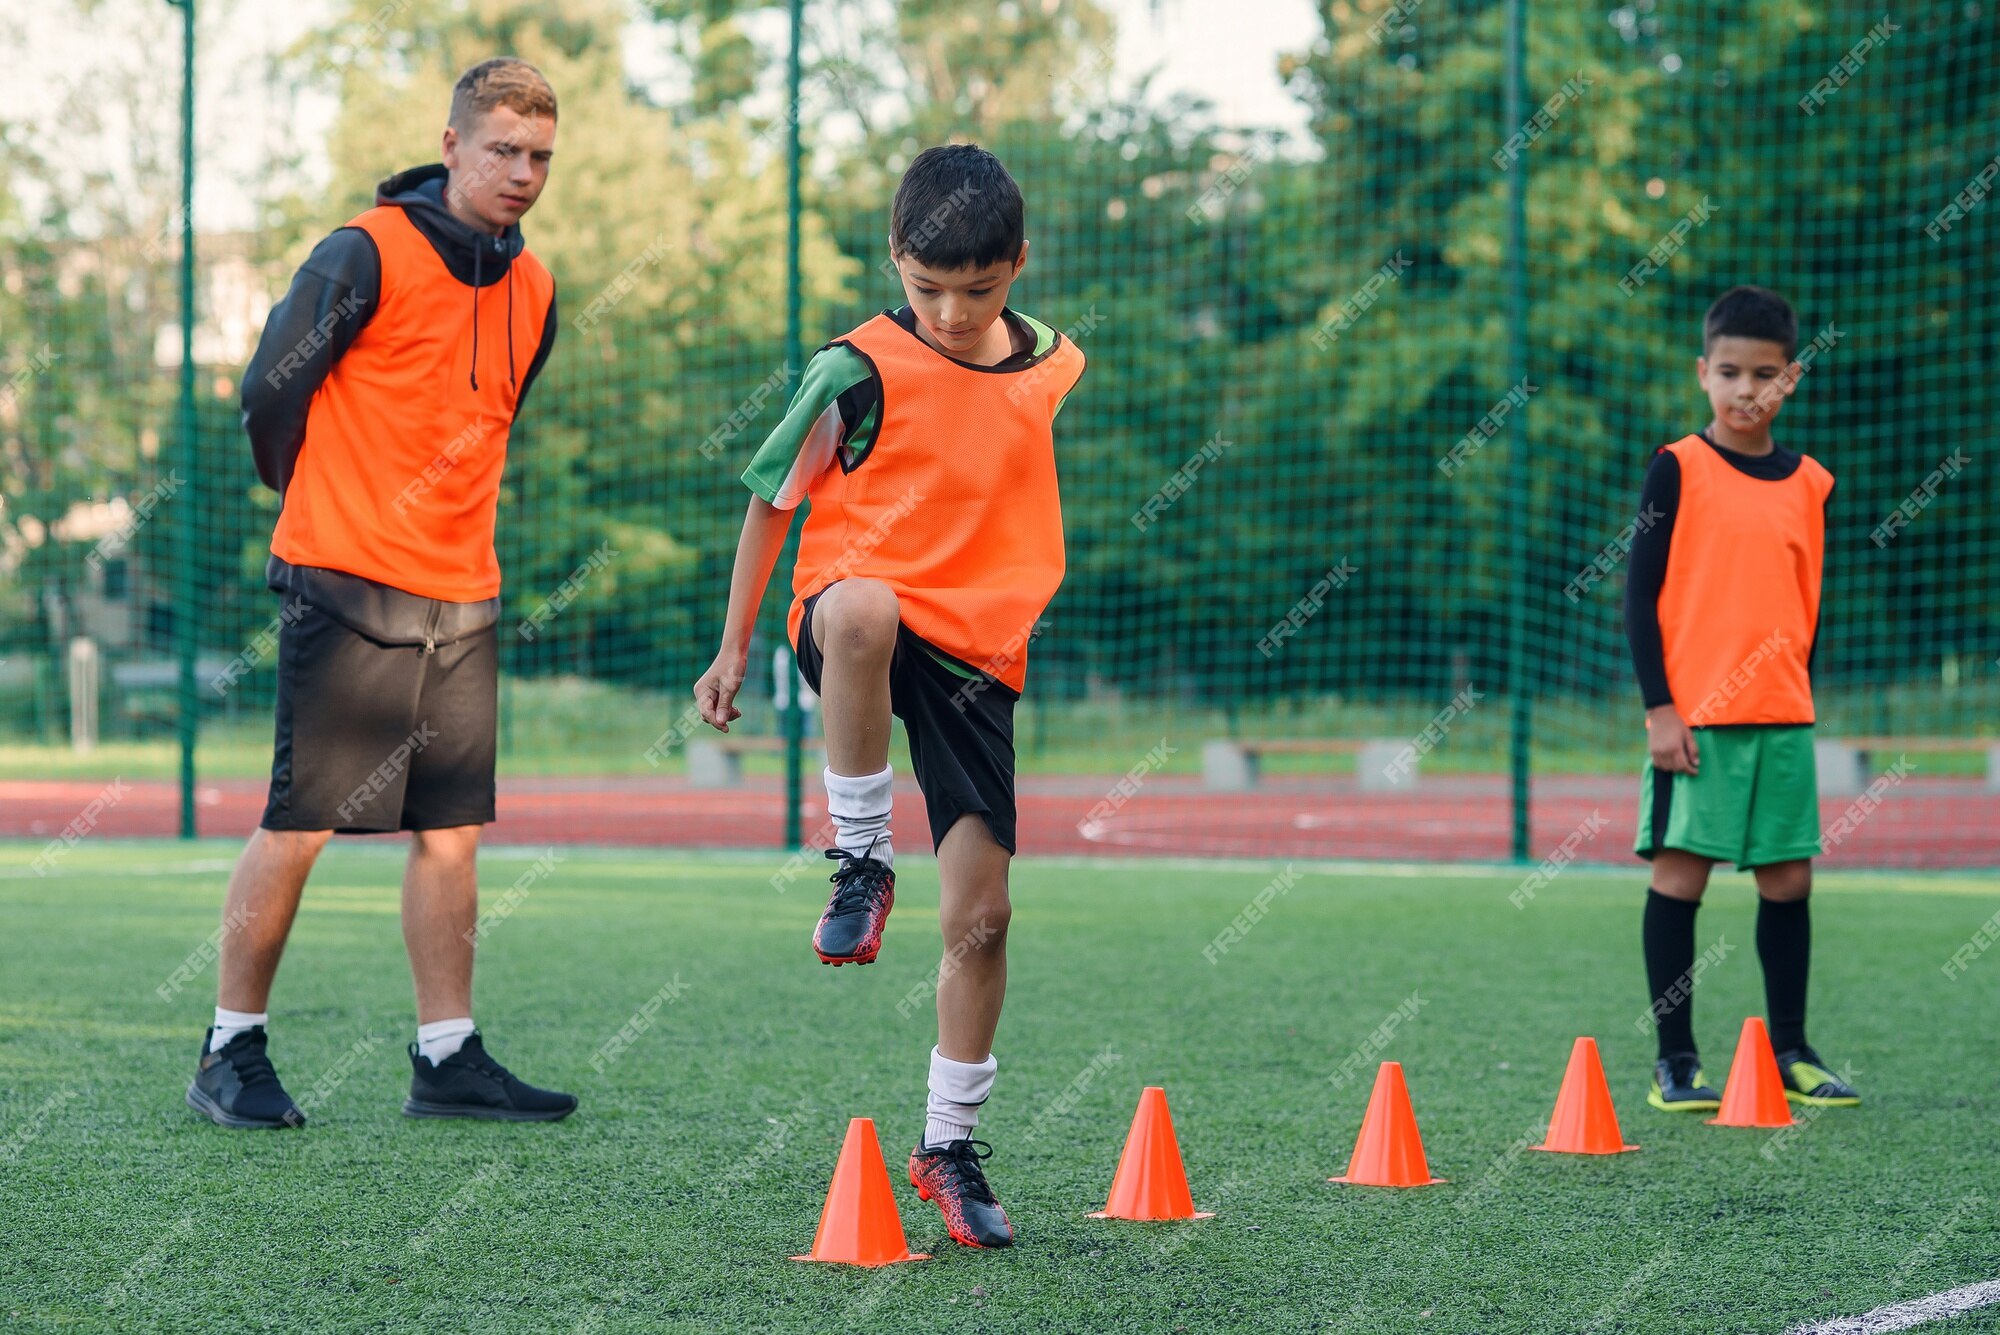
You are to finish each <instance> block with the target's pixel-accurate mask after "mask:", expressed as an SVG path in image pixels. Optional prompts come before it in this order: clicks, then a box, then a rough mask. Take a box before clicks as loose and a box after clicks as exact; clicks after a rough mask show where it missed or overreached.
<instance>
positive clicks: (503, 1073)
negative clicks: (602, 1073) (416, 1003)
mask: <svg viewBox="0 0 2000 1335" xmlns="http://www.w3.org/2000/svg"><path fill="white" fill-rule="evenodd" d="M410 1067H411V1070H412V1074H411V1076H410V1097H408V1098H407V1099H404V1100H403V1116H405V1117H480V1118H484V1119H486V1120H487V1121H491V1122H559V1121H561V1120H562V1119H563V1118H565V1117H567V1116H569V1115H570V1114H571V1113H573V1112H575V1111H576V1095H574V1094H558V1093H557V1092H556V1091H555V1090H553V1089H536V1088H535V1087H534V1086H533V1085H524V1084H522V1083H521V1082H520V1081H519V1080H516V1079H515V1078H514V1075H513V1073H512V1072H511V1071H509V1070H508V1069H507V1068H506V1067H504V1066H502V1065H501V1064H500V1063H499V1062H496V1061H494V1060H493V1059H492V1058H491V1057H489V1056H487V1055H486V1045H485V1044H484V1043H483V1042H481V1041H480V1038H479V1035H478V1034H477V1033H474V1034H473V1035H472V1037H470V1038H468V1039H466V1040H465V1046H464V1047H462V1048H460V1049H459V1050H458V1051H457V1052H454V1053H452V1054H451V1056H449V1057H446V1058H445V1059H444V1060H443V1061H441V1062H439V1063H437V1064H436V1065H432V1063H431V1059H430V1058H429V1057H426V1056H424V1055H423V1053H421V1052H419V1051H418V1050H417V1045H416V1044H414V1043H412V1044H410Z"/></svg>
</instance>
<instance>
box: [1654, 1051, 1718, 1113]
mask: <svg viewBox="0 0 2000 1335" xmlns="http://www.w3.org/2000/svg"><path fill="white" fill-rule="evenodd" d="M1646 1102H1648V1103H1650V1104H1652V1105H1653V1106H1654V1107H1655V1108H1658V1109H1659V1110H1660V1111H1661V1112H1714V1111H1716V1110H1717V1109H1718V1108H1720V1107H1722V1095H1720V1094H1718V1093H1716V1092H1715V1091H1714V1090H1713V1089H1711V1088H1710V1087H1709V1084H1708V1078H1707V1076H1706V1075H1704V1074H1703V1073H1702V1069H1701V1058H1700V1057H1698V1056H1696V1055H1695V1054H1694V1053H1692V1052H1676V1053H1674V1054H1673V1055H1672V1056H1670V1057H1662V1058H1660V1060H1659V1061H1657V1062H1655V1063H1654V1065H1653V1087H1652V1089H1650V1090H1648V1091H1647V1092H1646Z"/></svg>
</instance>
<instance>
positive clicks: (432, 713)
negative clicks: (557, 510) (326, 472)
mask: <svg viewBox="0 0 2000 1335" xmlns="http://www.w3.org/2000/svg"><path fill="white" fill-rule="evenodd" d="M287 615H290V614H289V612H288V614H287ZM499 664H500V647H499V633H498V629H497V628H496V627H495V626H492V625H488V626H486V627H485V628H484V629H482V630H478V631H474V632H472V633H471V634H468V635H465V636H463V637H462V638H459V639H455V640H451V641H449V642H446V643H441V644H438V645H436V646H435V648H432V649H428V650H427V649H425V647H424V646H423V645H421V644H385V643H382V642H381V641H379V640H376V639H373V638H371V637H369V636H367V635H364V634H362V633H361V632H360V631H358V630H355V629H353V628H351V627H349V626H347V625H345V624H343V623H342V622H340V621H337V620H335V619H334V618H333V617H332V616H330V615H328V614H327V613H326V612H325V611H324V610H322V609H321V608H319V607H312V606H307V607H305V608H303V610H301V611H300V612H299V613H298V615H297V618H296V619H295V620H288V621H287V622H286V623H285V625H284V626H283V627H282V629H281V630H280V631H279V635H278V726H277V745H276V748H275V750H274V751H273V754H272V757H271V795H270V799H269V801H268V802H267V803H266V805H265V807H264V819H263V822H262V824H263V826H264V828H265V829H267V830H333V831H335V832H337V833H340V834H386V833H389V832H391V831H395V830H439V829H447V828H449V827H451V826H454V825H483V824H486V823H488V822H490V821H491V820H492V819H493V761H494V751H495V740H496V737H497V734H498V719H499V715H498V703H499V681H500V677H499Z"/></svg>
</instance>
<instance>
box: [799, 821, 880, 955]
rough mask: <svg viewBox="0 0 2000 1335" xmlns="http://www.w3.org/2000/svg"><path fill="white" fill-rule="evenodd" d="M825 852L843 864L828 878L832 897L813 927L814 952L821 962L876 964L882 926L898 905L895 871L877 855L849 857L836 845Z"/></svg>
mask: <svg viewBox="0 0 2000 1335" xmlns="http://www.w3.org/2000/svg"><path fill="white" fill-rule="evenodd" d="M826 855H827V856H828V857H830V858H832V859H834V860H835V861H836V862H838V863H839V864H840V866H839V868H838V869H837V870H835V872H834V873H833V875H831V876H829V877H828V878H827V879H828V880H830V881H832V882H833V898H832V899H829V900H828V901H827V903H826V912H825V913H822V914H820V915H819V926H818V927H816V928H814V929H813V953H814V954H816V955H818V956H819V959H820V963H822V964H831V965H834V966H835V967H836V968H837V967H839V966H840V965H842V964H873V963H874V962H875V957H876V956H877V955H878V954H880V953H881V951H882V929H883V928H884V927H886V926H887V925H888V923H889V910H890V909H892V908H894V907H895V906H896V873H895V872H894V871H892V870H890V868H889V866H888V864H887V863H883V862H877V861H876V860H875V859H874V858H868V857H861V858H857V857H850V856H849V855H848V854H846V853H843V852H841V851H840V850H839V849H837V848H829V849H827V850H826Z"/></svg>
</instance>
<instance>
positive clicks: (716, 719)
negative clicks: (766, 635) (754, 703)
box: [694, 649, 749, 732]
mask: <svg viewBox="0 0 2000 1335" xmlns="http://www.w3.org/2000/svg"><path fill="white" fill-rule="evenodd" d="M748 658H749V654H748V653H747V652H746V653H731V652H729V651H728V650H727V649H725V650H723V651H722V652H721V653H719V654H717V655H716V656H715V661H714V662H713V663H710V664H709V665H708V671H706V672H704V673H702V674H701V680H700V681H697V682H696V683H695V684H694V703H695V707H696V708H697V709H699V710H700V711H701V721H702V722H703V723H706V724H707V725H708V726H709V727H711V728H714V729H715V730H716V731H717V732H728V731H729V724H730V722H731V720H733V719H739V718H742V717H743V711H742V710H740V709H738V708H737V707H736V705H735V704H734V703H733V702H734V701H735V699H736V693H737V692H738V691H740V690H742V689H743V667H744V664H745V662H746V661H747V660H748Z"/></svg>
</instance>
